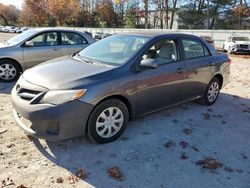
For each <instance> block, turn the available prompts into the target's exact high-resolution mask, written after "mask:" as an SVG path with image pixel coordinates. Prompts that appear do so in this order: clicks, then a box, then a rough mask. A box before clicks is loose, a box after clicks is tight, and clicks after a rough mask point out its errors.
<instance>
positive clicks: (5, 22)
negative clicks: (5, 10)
mask: <svg viewBox="0 0 250 188" xmlns="http://www.w3.org/2000/svg"><path fill="white" fill-rule="evenodd" d="M0 17H1V18H2V19H3V21H4V24H5V25H9V24H8V20H7V19H6V18H5V17H4V16H3V15H2V14H0Z"/></svg>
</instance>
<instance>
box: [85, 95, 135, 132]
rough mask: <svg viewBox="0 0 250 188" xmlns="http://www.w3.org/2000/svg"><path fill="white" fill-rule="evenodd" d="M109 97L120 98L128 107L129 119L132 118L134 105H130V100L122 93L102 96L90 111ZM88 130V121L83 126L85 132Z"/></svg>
mask: <svg viewBox="0 0 250 188" xmlns="http://www.w3.org/2000/svg"><path fill="white" fill-rule="evenodd" d="M109 99H118V100H120V101H121V102H123V103H124V104H125V105H126V107H127V109H128V112H129V120H132V119H133V114H134V107H133V105H132V102H131V101H130V100H129V99H128V98H127V97H125V96H123V95H120V94H114V95H110V96H107V97H104V98H103V99H101V100H100V101H99V102H98V103H97V104H96V105H95V107H94V108H93V109H92V111H91V113H92V112H93V111H94V109H95V108H96V107H97V106H98V105H99V104H100V103H102V102H103V101H106V100H109ZM91 113H90V114H89V117H90V115H91ZM89 117H88V120H87V122H89ZM87 130H88V123H87V126H86V127H85V133H86V132H87Z"/></svg>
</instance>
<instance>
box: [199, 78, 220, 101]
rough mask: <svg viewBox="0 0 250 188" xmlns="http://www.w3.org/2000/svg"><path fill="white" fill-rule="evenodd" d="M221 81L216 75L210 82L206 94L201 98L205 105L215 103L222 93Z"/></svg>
mask: <svg viewBox="0 0 250 188" xmlns="http://www.w3.org/2000/svg"><path fill="white" fill-rule="evenodd" d="M220 88H221V83H220V81H219V79H218V78H216V77H214V78H213V79H212V80H211V81H210V82H209V84H208V86H207V88H206V91H205V94H204V96H203V97H202V99H201V102H202V103H203V104H204V105H207V106H210V105H212V104H214V103H215V101H216V100H217V98H218V96H219V93H220Z"/></svg>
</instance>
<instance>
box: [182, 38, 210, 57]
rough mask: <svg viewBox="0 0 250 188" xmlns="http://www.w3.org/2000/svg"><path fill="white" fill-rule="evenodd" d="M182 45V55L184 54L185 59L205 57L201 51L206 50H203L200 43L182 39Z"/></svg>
mask: <svg viewBox="0 0 250 188" xmlns="http://www.w3.org/2000/svg"><path fill="white" fill-rule="evenodd" d="M182 44H183V47H184V54H185V58H186V59H191V58H197V57H204V56H206V54H205V52H204V50H203V49H206V48H205V47H204V48H203V44H202V43H201V42H200V41H196V40H191V39H183V40H182ZM206 50H207V49H206ZM207 53H208V51H207ZM208 54H209V53H208Z"/></svg>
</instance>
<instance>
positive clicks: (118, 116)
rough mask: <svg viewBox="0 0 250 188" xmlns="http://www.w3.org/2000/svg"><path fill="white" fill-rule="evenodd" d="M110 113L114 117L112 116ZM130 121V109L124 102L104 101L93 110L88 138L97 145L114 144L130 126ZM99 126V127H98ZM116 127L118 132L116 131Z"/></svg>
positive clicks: (116, 100) (115, 100)
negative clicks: (128, 125)
mask: <svg viewBox="0 0 250 188" xmlns="http://www.w3.org/2000/svg"><path fill="white" fill-rule="evenodd" d="M110 112H111V113H112V116H110ZM104 118H107V119H106V120H105V119H104ZM109 118H110V119H109ZM128 120H129V112H128V108H127V107H126V105H125V104H124V103H123V102H121V101H120V100H118V99H109V100H106V101H103V102H101V103H100V104H99V105H98V106H97V107H96V108H95V109H94V110H93V112H92V113H91V115H90V117H89V121H88V127H87V128H88V129H87V130H88V136H89V138H90V140H91V141H93V142H96V143H108V142H112V141H114V140H116V139H117V138H119V137H120V136H121V134H122V133H123V131H124V130H125V128H126V126H127V124H128ZM114 121H116V122H114ZM98 124H99V127H97V125H98ZM115 127H116V128H117V130H115Z"/></svg>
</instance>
